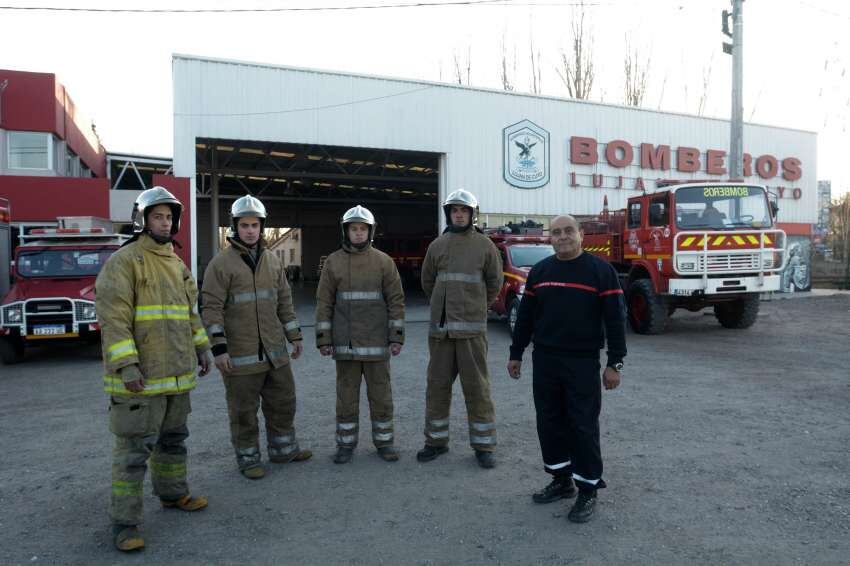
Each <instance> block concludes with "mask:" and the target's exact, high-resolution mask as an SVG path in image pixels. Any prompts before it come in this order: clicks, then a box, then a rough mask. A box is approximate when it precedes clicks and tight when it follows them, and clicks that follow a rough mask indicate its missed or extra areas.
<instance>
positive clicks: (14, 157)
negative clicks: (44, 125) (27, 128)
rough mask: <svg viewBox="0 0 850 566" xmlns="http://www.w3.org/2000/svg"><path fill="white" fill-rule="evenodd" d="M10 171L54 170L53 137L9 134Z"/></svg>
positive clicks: (41, 134) (33, 133)
mask: <svg viewBox="0 0 850 566" xmlns="http://www.w3.org/2000/svg"><path fill="white" fill-rule="evenodd" d="M9 169H53V136H52V135H51V134H44V133H40V132H9Z"/></svg>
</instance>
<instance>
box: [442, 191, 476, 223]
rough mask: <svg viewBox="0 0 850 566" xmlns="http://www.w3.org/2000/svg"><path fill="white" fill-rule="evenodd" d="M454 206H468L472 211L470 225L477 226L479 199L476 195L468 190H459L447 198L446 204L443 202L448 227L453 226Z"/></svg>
mask: <svg viewBox="0 0 850 566" xmlns="http://www.w3.org/2000/svg"><path fill="white" fill-rule="evenodd" d="M453 204H460V205H463V206H468V207H469V209H470V210H471V211H472V214H470V218H469V220H470V223H471V224H475V222H476V221H477V220H478V199H477V198H475V195H474V194H472V193H470V192H469V191H467V190H466V189H457V190H455V191H452V192H450V193H449V196H447V197H446V200H445V202H443V212H444V213H445V215H446V224H447V225H448V226H451V225H452V218H451V210H452V205H453Z"/></svg>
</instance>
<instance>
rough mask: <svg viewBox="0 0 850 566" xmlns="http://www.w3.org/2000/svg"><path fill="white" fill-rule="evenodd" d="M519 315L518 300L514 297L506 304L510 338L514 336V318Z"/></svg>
mask: <svg viewBox="0 0 850 566" xmlns="http://www.w3.org/2000/svg"><path fill="white" fill-rule="evenodd" d="M518 314H519V299H517V298H516V297H514V298H513V299H511V302H510V304H508V326H509V327H510V329H511V336H513V334H514V326H516V317H517V315H518Z"/></svg>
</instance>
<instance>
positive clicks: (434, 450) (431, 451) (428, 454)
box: [416, 444, 449, 462]
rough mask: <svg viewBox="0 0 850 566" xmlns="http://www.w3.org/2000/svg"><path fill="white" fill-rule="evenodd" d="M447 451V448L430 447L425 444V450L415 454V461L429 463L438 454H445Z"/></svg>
mask: <svg viewBox="0 0 850 566" xmlns="http://www.w3.org/2000/svg"><path fill="white" fill-rule="evenodd" d="M448 451H449V447H448V446H431V445H430V444H426V445H425V448H423V449H422V450H420V451H419V452H417V453H416V459H417V460H419V461H420V462H430V461H431V460H433V459H434V458H436V457H437V456H439V455H440V454H445V453H446V452H448Z"/></svg>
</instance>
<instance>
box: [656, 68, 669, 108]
mask: <svg viewBox="0 0 850 566" xmlns="http://www.w3.org/2000/svg"><path fill="white" fill-rule="evenodd" d="M666 86H667V73H664V80H663V81H661V94H659V95H658V110H661V103H662V102H664V88H665V87H666Z"/></svg>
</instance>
